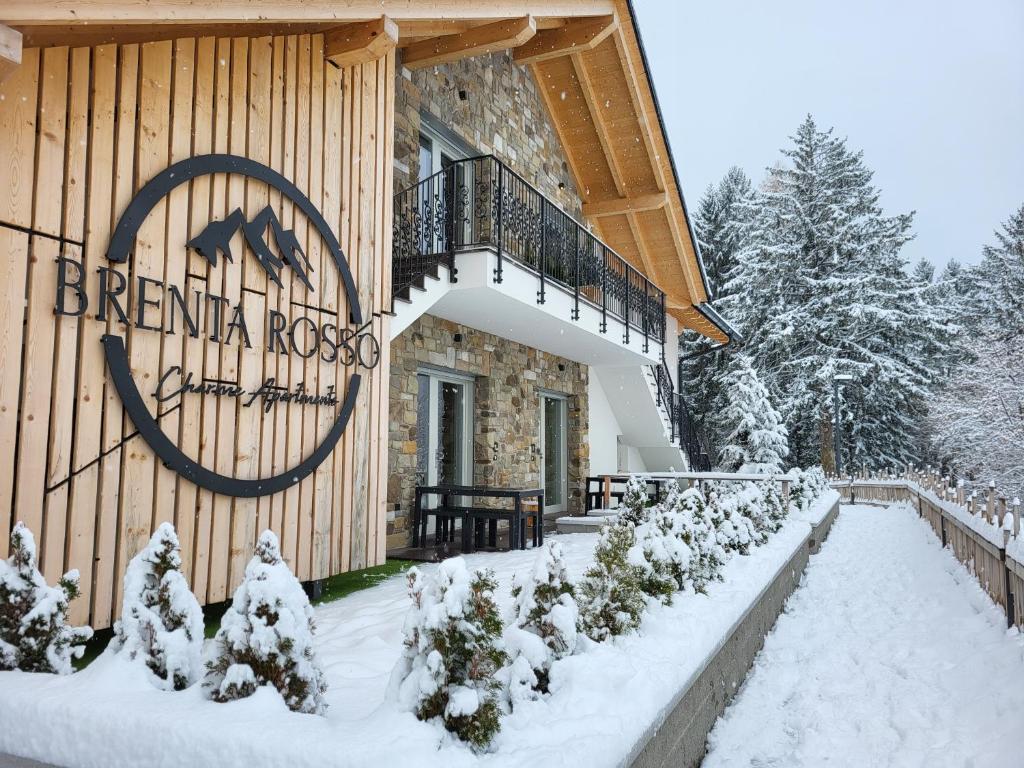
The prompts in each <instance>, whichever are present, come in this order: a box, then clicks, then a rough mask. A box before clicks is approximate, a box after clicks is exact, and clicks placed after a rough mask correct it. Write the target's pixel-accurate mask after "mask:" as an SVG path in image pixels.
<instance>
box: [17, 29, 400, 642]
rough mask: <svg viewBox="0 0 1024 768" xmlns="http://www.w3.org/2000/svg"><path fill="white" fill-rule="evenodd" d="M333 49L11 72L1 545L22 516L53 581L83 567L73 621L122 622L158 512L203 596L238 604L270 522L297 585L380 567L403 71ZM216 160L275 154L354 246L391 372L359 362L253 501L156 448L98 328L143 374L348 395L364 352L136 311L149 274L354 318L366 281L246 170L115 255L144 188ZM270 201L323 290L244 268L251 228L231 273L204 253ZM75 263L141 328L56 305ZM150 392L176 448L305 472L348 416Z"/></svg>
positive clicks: (138, 55)
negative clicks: (297, 474)
mask: <svg viewBox="0 0 1024 768" xmlns="http://www.w3.org/2000/svg"><path fill="white" fill-rule="evenodd" d="M323 49H324V43H323V36H322V35H288V36H275V37H269V36H268V37H260V38H230V39H229V38H217V39H215V38H212V37H207V38H198V39H192V38H181V39H176V40H173V41H171V40H169V41H163V42H153V43H145V44H139V45H136V44H131V45H100V46H95V47H83V48H68V47H53V48H45V49H27V50H25V52H24V55H23V62H22V64H21V66H20V67H19V68H18V69H17V70H16V72H15V73H14V74H12V75H11V76H10V77H9V78H7V79H6V80H5V81H4V82H3V84H2V85H0V137H2V138H0V467H2V468H3V471H2V472H0V557H5V556H6V553H7V547H8V542H7V533H8V532H9V530H10V528H11V526H12V525H13V523H14V521H15V520H22V521H24V522H25V523H26V525H28V527H29V528H30V529H31V530H32V531H33V532H34V534H35V535H36V537H37V540H38V542H39V552H40V557H41V566H42V570H43V573H44V574H45V576H46V578H47V580H48V581H50V582H53V581H54V580H55V579H56V578H58V577H59V575H60V574H61V573H62V572H63V571H64V570H66V569H69V568H77V569H78V570H79V571H80V572H81V576H82V579H81V582H82V592H83V595H82V597H81V598H80V599H78V600H76V601H74V603H73V604H72V619H73V620H74V621H75V622H81V621H85V620H88V621H90V622H91V623H92V625H93V626H94V627H105V626H109V625H110V624H111V623H112V621H113V620H114V619H115V618H116V617H117V614H118V612H119V608H120V605H119V603H120V592H121V580H122V578H123V573H124V570H125V566H126V565H127V562H128V560H129V558H131V557H132V556H133V555H134V554H135V553H136V552H137V551H138V550H139V549H140V548H141V547H142V546H143V545H144V544H145V542H146V540H147V538H148V537H149V535H150V533H151V532H152V530H153V529H154V528H155V526H157V525H159V524H160V523H161V522H163V521H173V522H174V524H175V526H176V528H177V530H178V535H179V537H180V539H181V543H182V555H183V560H184V569H185V572H186V574H187V576H188V578H189V580H190V582H191V584H192V587H193V589H194V591H195V592H196V594H197V595H198V596H199V598H200V600H201V601H202V602H216V601H219V600H224V599H225V598H226V597H228V596H230V594H231V591H232V589H233V588H234V587H235V585H237V584H238V583H239V582H240V580H241V577H242V574H243V570H244V568H245V564H246V561H247V560H248V559H249V557H250V556H251V555H252V552H253V549H254V546H255V542H256V538H257V536H258V534H259V532H260V530H262V529H265V528H271V529H273V530H274V531H275V532H276V533H277V534H278V536H279V537H280V539H281V542H282V550H283V552H284V554H285V557H286V559H287V560H288V561H289V563H290V564H291V567H292V568H293V569H294V570H295V572H296V573H297V574H298V576H299V578H301V579H303V580H307V579H315V578H322V577H325V576H327V575H329V574H332V573H338V572H341V571H345V570H348V569H354V568H362V567H365V566H367V565H373V564H375V563H379V562H382V561H383V559H384V544H385V534H384V527H385V512H384V505H383V501H382V500H383V498H384V492H383V491H384V488H385V486H386V480H387V478H386V467H387V455H386V450H387V414H388V408H387V398H388V381H389V369H388V348H389V345H388V344H387V341H386V340H387V339H388V338H389V330H388V317H387V315H386V314H385V313H386V311H387V310H388V309H389V308H390V295H391V293H390V267H389V266H388V265H389V258H390V239H391V205H390V200H391V194H392V190H391V183H392V182H391V179H392V174H391V159H392V154H393V149H392V141H393V139H392V137H393V133H394V131H393V119H394V110H393V102H394V80H395V74H394V66H395V62H394V54H393V53H390V54H388V55H387V56H385V57H383V58H381V59H378V60H376V61H372V62H370V63H367V64H361V65H356V66H351V67H345V68H338V67H336V66H334V65H333V64H331V63H330V62H328V61H326V60H325V58H324V50H323ZM213 153H217V154H228V155H233V156H242V157H245V158H248V159H250V160H253V161H256V162H258V163H260V164H262V165H264V166H267V167H269V168H271V169H273V171H275V172H276V173H277V174H280V175H281V176H283V177H285V178H286V179H287V180H288V181H289V182H291V183H292V184H294V185H295V187H297V188H298V190H299V191H300V192H301V194H303V195H305V196H306V197H307V198H308V199H309V201H311V203H312V205H313V206H314V207H315V208H316V209H318V210H319V211H320V212H321V213H322V215H323V218H324V219H325V221H326V225H327V227H328V228H329V229H330V230H331V231H332V232H333V233H334V234H335V236H336V237H337V240H338V241H340V244H341V248H342V250H343V251H344V254H345V255H346V256H347V259H348V263H349V266H350V267H351V271H352V275H353V276H354V280H355V292H356V294H357V295H358V297H359V303H360V305H361V308H362V312H363V316H364V317H365V318H366V319H367V320H372V332H373V333H374V334H375V336H376V338H378V339H382V340H384V342H383V343H382V345H381V346H382V347H383V349H382V356H381V357H382V359H381V362H380V365H378V366H377V367H376V368H375V369H374V370H371V371H368V370H363V371H361V374H362V381H361V387H360V388H359V392H358V397H357V399H356V402H355V408H354V411H353V413H352V419H351V422H350V423H349V424H348V427H347V429H346V431H345V433H344V434H343V436H342V438H341V440H340V441H339V442H337V444H336V447H335V449H334V451H333V453H332V454H331V455H330V456H329V457H328V458H327V459H326V460H325V461H323V462H322V463H320V464H319V466H318V467H317V468H316V470H315V472H313V473H312V474H309V475H308V476H306V477H305V478H304V479H302V480H301V482H296V483H295V484H294V485H292V486H291V487H289V488H287V489H286V490H282V491H279V492H277V493H274V494H272V495H268V496H261V497H259V498H243V497H241V496H229V495H224V494H222V493H214V492H212V491H210V490H206V489H204V488H201V487H199V486H197V485H195V484H193V483H192V482H189V481H188V480H186V479H184V478H183V477H182V476H179V475H177V474H175V473H174V472H172V471H171V470H170V469H169V468H168V467H167V466H165V465H164V464H163V463H162V462H161V461H160V460H158V459H157V457H156V455H155V454H154V452H153V450H151V449H150V447H149V446H148V445H147V444H146V443H145V442H143V440H142V438H141V437H139V436H138V433H137V431H136V429H135V426H136V425H133V424H132V422H131V420H130V419H129V418H128V417H127V416H126V413H125V411H124V409H123V408H122V403H121V400H120V398H119V397H118V393H117V391H115V387H114V386H112V384H111V381H110V379H109V378H108V375H107V371H106V366H105V363H104V355H103V350H102V345H101V337H103V336H104V334H112V333H121V334H123V335H124V337H125V343H126V347H127V349H128V350H129V355H130V365H131V370H132V375H133V376H140V377H146V378H149V377H151V376H153V374H154V373H155V372H157V371H158V370H159V371H162V370H166V369H168V367H172V366H180V368H179V370H180V371H181V374H182V377H184V375H185V373H192V374H194V375H195V376H196V380H197V381H198V380H200V379H202V380H218V381H222V382H227V383H231V384H234V385H236V386H242V387H245V388H246V390H247V391H251V389H252V388H253V387H259V386H260V384H261V382H265V381H268V380H269V381H271V382H276V383H277V385H279V388H280V385H284V384H286V383H287V385H288V390H289V391H291V390H293V389H295V388H296V386H297V385H298V386H299V387H300V388H301V387H306V390H305V391H311V392H313V393H316V394H323V392H324V391H326V390H327V389H328V388H329V387H332V386H336V387H337V393H338V396H339V397H338V399H339V401H340V400H341V398H342V397H343V396H344V394H345V387H346V386H347V382H349V381H350V380H351V379H350V376H351V375H352V374H353V373H354V371H355V367H356V365H355V364H342V365H338V364H333V365H332V364H327V363H326V362H325V361H323V360H321V359H320V358H319V357H318V356H317V357H313V359H309V358H307V357H306V356H305V355H301V356H297V355H290V354H278V353H275V352H274V351H273V347H272V346H271V347H270V351H269V352H268V351H267V345H266V344H265V343H264V344H263V346H262V352H261V351H260V350H261V346H260V342H265V341H266V336H265V335H264V334H265V333H266V329H265V328H256V327H251V328H250V331H251V332H252V334H253V339H252V342H253V343H252V349H248V348H247V347H248V345H246V346H245V347H243V345H242V344H239V343H237V341H236V343H235V344H234V345H233V346H232V345H230V344H229V343H228V342H229V341H230V336H229V338H228V339H227V340H224V339H218V337H217V334H216V333H214V334H213V336H212V338H211V334H210V332H209V328H208V327H207V326H206V325H205V322H207V321H206V318H207V316H206V315H203V323H204V325H203V327H202V333H200V334H198V336H192V335H190V334H188V333H184V332H183V331H184V326H183V325H182V326H181V328H180V330H179V333H178V334H177V335H172V334H168V333H166V332H164V333H153V332H151V329H148V328H147V327H146V326H147V324H148V325H159V324H160V322H161V312H163V313H164V320H165V321H166V315H167V313H168V312H172V311H173V310H169V309H167V307H168V306H169V305H170V301H166V300H165V302H164V307H163V309H162V310H161V309H160V308H155V306H154V305H155V303H154V302H153V301H149V302H146V301H145V292H144V291H142V292H141V293H142V299H143V301H142V304H141V306H140V303H139V296H138V293H139V291H137V290H135V289H134V287H135V286H136V285H137V284H138V283H137V281H138V280H148V281H151V282H150V285H156V284H157V283H161V284H166V285H178V286H181V288H182V294H183V295H184V296H186V297H192V296H193V294H194V292H201V293H205V294H206V295H207V296H209V295H212V294H216V295H217V297H222V298H223V300H224V301H225V302H230V304H231V305H232V306H241V307H244V309H245V314H246V315H248V316H249V317H250V318H252V317H259V316H260V315H261V314H262V315H263V316H264V317H266V316H268V314H269V312H270V311H271V310H280V313H281V314H282V315H289V317H290V318H293V319H294V318H301V319H303V320H305V321H307V322H308V323H309V324H310V325H312V324H313V323H314V322H323V321H322V320H320V319H319V318H321V317H322V316H325V313H326V315H329V316H333V317H336V318H339V317H345V318H348V314H347V312H346V304H347V303H348V294H347V293H346V292H344V291H342V290H340V288H341V286H340V280H339V279H338V277H337V274H338V273H337V271H335V270H332V269H329V268H326V267H328V266H329V264H328V262H327V261H326V259H327V258H329V256H328V248H327V247H326V246H324V245H323V241H322V240H321V239H319V238H317V237H316V236H315V233H316V229H315V228H314V227H313V226H312V225H310V223H309V219H308V218H304V217H303V216H302V214H300V213H298V212H297V208H296V207H295V206H293V205H290V204H286V202H287V201H285V200H283V195H282V193H281V192H280V191H278V190H275V189H273V188H268V185H266V184H261V183H256V182H254V181H253V180H252V179H251V178H247V177H244V176H242V175H241V174H238V173H217V174H210V175H207V176H204V177H201V178H195V179H193V180H192V181H190V182H187V183H183V184H181V185H180V186H177V187H176V188H174V189H173V191H171V192H170V193H168V194H167V195H166V196H165V197H164V198H163V199H161V200H160V201H159V203H158V204H157V205H156V207H155V208H154V209H153V212H152V213H151V214H150V215H149V216H148V218H147V219H146V220H145V221H144V222H143V223H142V225H141V226H140V228H139V230H138V235H137V237H136V239H135V247H134V248H133V251H132V254H131V258H130V259H129V260H128V261H127V262H125V263H123V264H113V263H112V262H108V260H107V258H105V257H106V255H107V246H108V243H109V242H110V235H111V231H112V227H113V225H114V224H115V223H116V222H117V221H118V219H119V218H120V217H121V214H122V213H123V212H124V211H125V208H126V207H127V205H128V204H129V201H130V200H132V198H133V197H134V196H135V195H136V193H137V192H138V191H139V190H140V188H141V187H142V186H143V185H144V184H145V183H146V182H148V181H150V180H151V179H152V178H153V177H154V175H156V174H158V173H160V172H161V171H163V170H164V169H166V168H167V167H168V166H169V165H170V164H172V163H175V162H177V161H180V160H183V159H187V158H192V157H196V156H200V155H209V154H213ZM264 208H270V209H271V210H273V211H274V213H275V215H276V216H278V218H279V219H280V220H281V222H282V223H283V225H284V226H285V227H288V228H291V229H290V230H289V232H294V236H295V237H296V238H298V241H299V244H300V247H301V248H302V250H303V251H304V253H305V254H306V255H307V256H308V259H309V266H310V267H311V268H310V270H309V273H310V278H311V280H312V285H310V283H309V282H307V283H306V285H310V287H309V288H308V289H307V288H306V287H305V286H304V285H303V283H302V282H300V281H299V280H298V279H296V278H295V277H294V276H292V277H286V278H285V280H284V283H283V285H282V284H281V282H280V281H274V280H270V279H268V273H267V271H266V269H265V268H264V269H260V268H256V267H257V266H258V265H257V262H256V260H255V259H254V258H252V257H246V258H245V259H242V258H241V255H242V254H243V253H245V245H244V243H243V242H242V238H241V235H240V234H237V233H236V235H235V236H234V244H233V246H232V250H233V252H234V263H233V264H230V265H229V264H225V263H224V262H227V261H230V258H229V254H226V253H225V254H224V256H223V258H222V259H221V263H220V264H219V265H216V264H214V263H209V262H210V260H209V259H208V258H207V259H204V258H202V257H201V256H200V254H199V253H197V252H196V251H195V250H193V249H189V248H186V243H187V242H188V241H189V239H190V238H194V237H195V236H196V235H197V234H198V233H199V232H201V231H202V228H203V227H204V226H206V225H207V223H208V222H211V221H213V220H215V219H217V218H225V217H226V216H227V215H228V214H229V213H230V212H231V211H233V210H236V209H242V210H243V212H244V213H245V215H246V216H247V217H252V216H254V215H255V214H256V212H257V211H260V210H261V209H264ZM279 245H280V243H279ZM60 256H64V257H65V258H67V259H73V260H74V261H75V262H76V263H77V264H79V265H81V274H82V275H83V277H84V279H86V280H88V281H89V282H88V285H89V286H90V292H91V291H92V288H91V286H92V284H93V281H94V280H98V278H97V277H96V274H97V267H110V269H109V270H108V272H116V273H117V275H118V276H119V277H118V279H119V280H122V281H125V284H127V285H129V286H132V287H133V289H132V290H131V291H130V293H129V294H127V295H128V296H130V298H129V300H128V301H126V302H125V312H126V313H127V316H128V317H129V318H132V320H133V324H134V325H133V327H122V326H121V325H120V324H119V323H117V319H116V318H115V317H113V313H110V314H109V316H108V317H107V318H106V319H104V318H103V313H102V312H100V313H99V316H97V312H96V310H95V306H93V305H90V307H89V308H88V311H85V312H83V313H82V314H81V315H80V316H70V315H55V306H54V297H55V295H57V296H58V301H59V300H60V298H59V297H60V295H61V294H60V292H59V291H58V290H57V286H58V267H57V260H58V257H60ZM288 274H289V275H293V272H289V273H288ZM114 282H116V281H114ZM313 286H315V288H316V292H315V295H314V294H313ZM153 291H154V293H155V292H156V289H153ZM196 295H198V294H196ZM152 296H153V294H151V298H152ZM101 301H102V300H101ZM197 314H198V313H197ZM171 316H172V318H173V314H172V315H171ZM137 317H138V318H141V319H143V320H144V322H135V319H136V318H137ZM334 322H336V323H340V322H341V321H340V320H335V321H334ZM364 322H365V321H364ZM125 325H127V324H125ZM339 327H340V325H339ZM172 331H173V328H172ZM302 358H305V359H302ZM271 377H272V378H271ZM149 381H151V382H155V381H156V378H149ZM151 392H152V390H149V391H147V392H146V393H145V394H146V400H147V407H149V408H150V409H151V415H152V417H153V418H154V419H159V420H160V421H159V424H160V428H161V430H162V431H163V433H164V434H165V435H166V436H168V438H169V439H170V440H172V441H173V442H174V443H175V445H176V446H177V448H178V449H179V450H180V451H181V452H182V453H184V454H185V455H187V456H188V457H189V458H190V459H192V460H193V461H195V462H198V463H199V464H201V465H202V466H203V467H208V468H210V469H211V470H212V471H215V472H217V473H220V474H222V475H226V476H231V477H235V478H240V479H249V480H251V479H262V478H265V477H268V476H270V475H273V474H281V473H282V472H283V473H287V471H288V470H289V469H291V468H293V467H295V466H296V465H297V464H298V463H300V462H301V461H303V460H304V459H305V458H306V457H307V456H309V455H310V453H311V452H312V451H313V449H314V447H315V446H316V445H317V444H318V443H319V442H321V441H322V439H323V437H324V435H325V433H326V432H327V430H328V429H329V428H330V427H331V424H332V419H333V418H334V416H333V414H332V413H331V412H330V411H329V410H328V409H327V408H321V409H317V408H305V409H303V408H302V407H301V406H299V405H296V404H294V403H288V404H287V405H278V406H277V407H275V408H274V409H272V410H269V411H266V412H261V411H262V409H261V408H258V407H253V408H243V407H241V406H239V405H237V404H236V403H234V402H231V400H230V399H229V398H221V399H216V398H213V397H210V396H208V395H195V396H191V395H190V396H189V397H188V398H184V397H183V398H182V399H181V401H180V405H179V406H178V407H176V408H167V407H164V406H161V405H160V404H159V403H157V402H155V401H154V399H153V398H151V396H150V393H151ZM239 402H241V401H239Z"/></svg>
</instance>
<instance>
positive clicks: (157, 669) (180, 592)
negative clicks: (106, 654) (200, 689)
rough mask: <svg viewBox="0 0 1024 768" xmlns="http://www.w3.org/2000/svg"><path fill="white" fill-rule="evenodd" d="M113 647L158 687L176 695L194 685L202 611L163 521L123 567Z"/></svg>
mask: <svg viewBox="0 0 1024 768" xmlns="http://www.w3.org/2000/svg"><path fill="white" fill-rule="evenodd" d="M114 635H115V637H116V642H117V645H118V646H119V647H120V649H121V650H123V651H124V652H125V653H127V654H128V657H129V658H131V659H139V660H140V661H142V662H143V663H145V665H146V666H147V667H148V668H149V669H150V671H151V672H152V673H153V675H155V682H156V684H157V686H158V687H160V688H163V689H165V690H176V691H180V690H182V689H184V688H187V687H188V686H190V685H191V684H192V683H194V682H195V681H196V679H197V678H198V676H199V673H200V657H201V655H202V650H203V611H202V609H201V608H200V607H199V601H198V600H196V598H195V595H193V594H192V592H191V591H190V590H189V588H188V584H187V583H186V581H185V577H184V576H183V575H182V574H181V552H180V548H179V545H178V537H177V535H176V534H175V532H174V526H173V525H171V524H170V523H163V524H161V525H160V527H159V528H157V529H156V532H155V533H154V534H153V537H152V538H151V539H150V540H149V544H148V545H147V546H146V547H145V548H144V549H143V550H142V551H141V552H139V554H137V555H136V556H135V557H133V558H132V560H131V562H130V563H128V571H127V572H126V573H125V577H124V603H123V606H122V609H121V619H120V620H119V621H118V622H117V623H116V624H115V625H114Z"/></svg>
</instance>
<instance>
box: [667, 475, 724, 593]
mask: <svg viewBox="0 0 1024 768" xmlns="http://www.w3.org/2000/svg"><path fill="white" fill-rule="evenodd" d="M675 512H676V514H678V515H679V516H680V521H681V522H680V524H681V528H682V538H683V541H684V542H686V544H687V545H688V546H689V547H690V549H691V550H692V551H693V553H694V557H693V558H692V559H691V562H690V569H689V574H690V581H691V582H692V584H693V588H694V590H696V591H697V592H704V591H706V589H707V584H708V582H710V581H713V580H715V579H717V578H718V577H719V570H720V569H721V567H722V564H723V563H724V562H725V559H726V553H725V550H724V549H723V548H722V546H721V545H720V544H719V543H718V535H717V534H718V532H717V530H716V529H715V525H714V523H713V521H712V520H711V515H710V514H709V511H708V508H707V502H706V501H705V499H704V496H703V495H702V494H701V492H700V491H699V490H697V489H696V488H688V489H686V490H685V491H683V492H682V493H681V494H679V497H678V500H677V501H676V504H675Z"/></svg>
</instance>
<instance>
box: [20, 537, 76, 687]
mask: <svg viewBox="0 0 1024 768" xmlns="http://www.w3.org/2000/svg"><path fill="white" fill-rule="evenodd" d="M76 597H78V571H68V572H67V573H65V574H64V575H63V576H62V577H61V579H60V581H59V582H57V585H56V586H54V587H51V586H49V585H48V584H47V583H46V580H45V579H44V578H43V575H42V574H41V573H40V572H39V569H38V568H37V567H36V543H35V539H34V538H33V537H32V532H31V531H29V529H28V528H26V527H25V525H24V524H23V523H20V522H19V523H18V524H17V525H15V526H14V530H13V531H11V556H10V557H9V558H8V559H7V560H0V670H4V669H20V670H23V671H25V672H56V673H57V674H61V675H66V674H69V673H70V672H71V658H72V657H74V658H79V657H80V656H81V655H82V652H83V651H84V650H85V649H84V647H83V646H82V645H81V643H84V642H85V641H86V640H88V639H89V638H90V637H92V629H91V628H90V627H70V626H68V623H67V613H68V603H70V602H71V601H72V600H74V599H75V598H76Z"/></svg>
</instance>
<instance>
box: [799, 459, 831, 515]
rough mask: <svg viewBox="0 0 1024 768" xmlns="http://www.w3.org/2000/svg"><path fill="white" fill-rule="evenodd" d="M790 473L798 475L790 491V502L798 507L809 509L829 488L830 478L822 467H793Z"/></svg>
mask: <svg viewBox="0 0 1024 768" xmlns="http://www.w3.org/2000/svg"><path fill="white" fill-rule="evenodd" d="M790 474H791V475H795V476H796V480H795V481H794V482H793V487H792V488H791V489H790V492H789V497H790V503H791V504H792V505H793V506H794V507H796V508H797V509H800V510H806V509H809V508H810V506H811V505H812V504H813V503H814V502H815V501H817V499H818V497H819V496H821V495H822V494H823V493H824V492H825V491H826V490H828V478H827V477H825V471H824V470H823V469H822V468H821V467H809V468H808V469H803V470H801V469H793V470H790Z"/></svg>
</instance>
